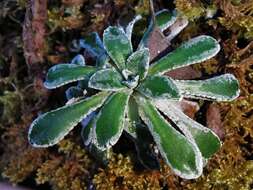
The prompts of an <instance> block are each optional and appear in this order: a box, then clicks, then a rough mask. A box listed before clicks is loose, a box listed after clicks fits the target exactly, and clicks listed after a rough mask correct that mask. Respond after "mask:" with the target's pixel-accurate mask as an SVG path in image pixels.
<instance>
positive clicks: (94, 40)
mask: <svg viewBox="0 0 253 190" xmlns="http://www.w3.org/2000/svg"><path fill="white" fill-rule="evenodd" d="M80 46H81V47H82V48H84V49H86V50H87V51H88V52H89V53H90V54H91V55H92V56H94V57H98V56H100V55H102V54H105V53H106V51H105V48H104V45H103V42H102V41H101V39H100V37H99V35H98V33H97V32H92V33H91V34H89V35H87V36H85V38H84V39H82V40H80Z"/></svg>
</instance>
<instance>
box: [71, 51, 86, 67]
mask: <svg viewBox="0 0 253 190" xmlns="http://www.w3.org/2000/svg"><path fill="white" fill-rule="evenodd" d="M71 64H76V65H82V66H85V59H84V57H83V56H82V55H81V54H78V55H77V56H75V57H74V58H73V59H72V60H71Z"/></svg>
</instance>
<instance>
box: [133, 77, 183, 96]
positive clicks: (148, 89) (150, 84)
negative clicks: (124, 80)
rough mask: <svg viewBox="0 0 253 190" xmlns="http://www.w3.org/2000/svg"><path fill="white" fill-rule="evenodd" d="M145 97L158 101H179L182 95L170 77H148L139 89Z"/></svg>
mask: <svg viewBox="0 0 253 190" xmlns="http://www.w3.org/2000/svg"><path fill="white" fill-rule="evenodd" d="M137 90H138V91H139V92H140V93H142V94H143V95H144V96H146V97H149V98H157V99H164V98H165V99H167V98H170V99H175V100H179V99H180V98H181V95H180V93H179V90H178V89H177V87H176V85H175V83H174V82H173V81H172V80H171V79H170V78H168V77H163V76H148V77H147V78H146V79H145V80H144V81H143V82H142V83H141V84H140V85H139V86H138V88H137Z"/></svg>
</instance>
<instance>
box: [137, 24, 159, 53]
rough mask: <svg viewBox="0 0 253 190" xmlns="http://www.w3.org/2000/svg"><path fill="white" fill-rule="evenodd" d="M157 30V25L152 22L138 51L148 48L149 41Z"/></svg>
mask: <svg viewBox="0 0 253 190" xmlns="http://www.w3.org/2000/svg"><path fill="white" fill-rule="evenodd" d="M155 28H156V27H155V24H154V22H153V21H152V20H151V21H150V24H149V26H148V28H147V30H146V31H145V33H144V34H143V36H142V39H141V41H140V43H139V45H138V50H140V49H143V48H148V42H149V39H150V38H151V36H152V33H153V32H154V31H155Z"/></svg>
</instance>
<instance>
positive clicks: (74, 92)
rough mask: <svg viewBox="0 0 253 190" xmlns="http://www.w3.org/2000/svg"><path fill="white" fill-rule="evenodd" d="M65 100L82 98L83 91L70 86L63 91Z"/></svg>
mask: <svg viewBox="0 0 253 190" xmlns="http://www.w3.org/2000/svg"><path fill="white" fill-rule="evenodd" d="M65 95H66V98H67V100H70V99H72V98H78V97H81V96H83V95H84V94H83V90H82V89H81V88H79V87H77V86H71V87H69V88H68V89H67V90H66V91H65Z"/></svg>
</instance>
